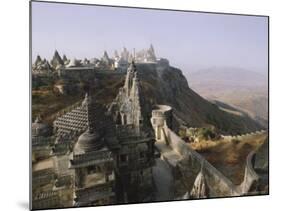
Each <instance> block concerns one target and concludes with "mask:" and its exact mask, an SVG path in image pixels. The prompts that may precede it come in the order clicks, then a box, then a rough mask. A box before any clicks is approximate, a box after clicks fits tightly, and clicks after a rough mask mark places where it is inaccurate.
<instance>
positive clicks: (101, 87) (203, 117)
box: [33, 64, 261, 134]
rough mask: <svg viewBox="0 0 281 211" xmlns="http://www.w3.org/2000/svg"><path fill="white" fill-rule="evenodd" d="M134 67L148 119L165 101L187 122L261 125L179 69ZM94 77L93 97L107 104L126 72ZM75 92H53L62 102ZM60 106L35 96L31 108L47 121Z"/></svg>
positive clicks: (233, 128)
mask: <svg viewBox="0 0 281 211" xmlns="http://www.w3.org/2000/svg"><path fill="white" fill-rule="evenodd" d="M137 69H138V75H139V78H140V85H141V95H142V99H143V102H144V103H143V105H144V107H145V108H144V110H145V111H146V115H147V116H148V118H147V119H149V118H150V115H151V110H152V106H153V105H155V104H167V105H171V106H172V107H173V108H174V113H175V114H176V116H177V117H179V118H180V119H182V120H184V122H185V123H186V124H187V126H191V127H202V126H206V125H214V126H216V127H217V128H218V129H219V130H220V131H221V132H223V133H226V134H239V133H246V132H250V131H255V130H258V129H260V128H261V127H260V125H259V124H257V123H256V122H255V121H253V120H252V119H251V118H250V117H248V116H247V115H237V114H235V113H229V112H225V111H223V110H221V109H220V108H219V107H218V106H217V105H215V104H214V103H210V102H209V101H207V100H205V99H204V98H202V97H201V96H200V95H198V94H197V93H196V92H194V91H193V90H192V89H190V88H189V86H188V83H187V80H186V78H185V77H184V76H183V74H182V72H181V70H179V69H176V68H173V67H169V66H159V65H156V64H137ZM96 78H97V82H98V87H97V90H96V94H95V95H96V98H97V100H98V101H99V102H100V103H102V104H104V105H108V104H109V103H111V102H112V100H113V99H114V98H115V96H116V95H117V93H118V90H119V88H120V87H121V86H123V84H124V79H125V75H124V74H120V73H119V74H116V73H112V72H104V73H98V74H96ZM76 83H77V84H80V83H81V81H79V80H77V82H75V81H72V86H75V84H76ZM77 84H76V85H77ZM74 92H75V93H69V94H68V95H66V96H65V95H61V96H55V98H56V99H55V100H56V101H57V100H60V99H61V102H63V101H64V100H65V99H66V98H68V97H70V98H72V96H77V100H78V101H80V100H82V98H83V97H84V91H83V89H80V90H77V89H76V90H75V91H74ZM48 93H52V90H51V89H49V91H48ZM50 96H51V95H50ZM48 101H49V102H50V104H51V102H53V100H52V99H49V100H48ZM64 102H66V104H65V106H64V107H67V106H69V104H67V102H68V101H64ZM61 107H62V106H61V105H60V106H56V107H55V106H53V105H49V104H48V102H45V103H44V104H40V105H39V104H36V101H35V100H34V101H33V109H34V108H38V109H37V110H36V113H41V114H46V115H43V117H45V118H46V119H48V121H50V122H51V121H52V120H53V118H54V114H55V113H56V112H58V111H59V110H60V109H61ZM50 108H52V110H50Z"/></svg>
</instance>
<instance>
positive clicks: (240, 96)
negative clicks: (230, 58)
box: [188, 68, 268, 127]
mask: <svg viewBox="0 0 281 211" xmlns="http://www.w3.org/2000/svg"><path fill="white" fill-rule="evenodd" d="M188 78H189V84H190V86H191V88H192V89H194V90H195V91H196V92H197V93H199V94H200V95H201V96H203V97H204V98H206V99H208V100H210V101H212V102H214V103H216V104H218V105H219V104H220V103H226V104H229V105H231V106H232V107H233V108H235V109H239V110H240V111H242V112H243V113H247V114H248V115H249V116H251V117H252V118H253V119H255V120H256V121H258V122H259V123H260V124H262V125H263V126H264V127H267V122H268V84H267V76H264V75H262V74H259V73H256V72H252V71H248V70H244V69H239V68H210V69H204V70H200V71H198V72H194V73H191V74H189V75H188Z"/></svg>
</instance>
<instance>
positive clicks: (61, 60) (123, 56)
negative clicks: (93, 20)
mask: <svg viewBox="0 0 281 211" xmlns="http://www.w3.org/2000/svg"><path fill="white" fill-rule="evenodd" d="M133 60H134V61H135V62H139V61H144V62H145V61H156V56H155V51H154V47H153V46H152V44H151V45H150V47H149V48H148V49H144V50H141V51H139V52H137V53H136V52H135V49H134V50H133V53H130V52H129V51H128V50H127V48H125V47H124V48H123V50H122V51H121V52H120V54H119V53H118V52H117V50H115V51H114V56H113V58H110V57H109V55H108V53H107V51H104V53H103V55H102V57H101V58H100V59H97V58H94V59H91V60H89V59H87V58H84V60H83V61H82V60H78V59H76V58H74V59H71V60H70V59H68V58H67V57H66V55H65V54H64V55H63V56H62V57H61V56H60V54H59V53H58V51H57V50H55V52H54V55H53V57H52V59H51V60H50V61H48V60H47V59H45V58H44V59H43V60H42V59H41V57H40V55H37V57H36V59H35V62H34V64H33V65H32V69H33V71H34V72H36V71H37V72H40V71H42V70H53V71H55V70H58V69H59V68H61V67H77V66H85V65H91V64H92V65H108V66H114V63H116V62H127V63H130V62H132V61H133Z"/></svg>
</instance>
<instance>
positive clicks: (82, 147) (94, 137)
mask: <svg viewBox="0 0 281 211" xmlns="http://www.w3.org/2000/svg"><path fill="white" fill-rule="evenodd" d="M102 146H103V143H102V139H101V136H100V135H99V134H98V133H91V132H90V131H89V130H87V131H85V132H84V133H82V134H81V135H80V136H79V138H78V141H77V143H76V145H75V147H74V154H83V153H86V152H90V151H95V150H99V149H101V148H102Z"/></svg>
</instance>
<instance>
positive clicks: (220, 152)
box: [190, 134, 266, 185]
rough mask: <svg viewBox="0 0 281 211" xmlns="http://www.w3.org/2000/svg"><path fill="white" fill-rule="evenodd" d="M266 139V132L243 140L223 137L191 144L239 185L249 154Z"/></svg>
mask: <svg viewBox="0 0 281 211" xmlns="http://www.w3.org/2000/svg"><path fill="white" fill-rule="evenodd" d="M265 139H266V134H259V135H255V136H252V137H250V138H245V139H243V140H242V141H240V140H236V139H233V140H231V141H227V140H224V139H221V140H218V141H215V142H214V141H202V142H199V143H191V144H190V146H191V147H192V148H193V149H195V150H196V151H197V152H199V153H200V154H201V155H202V156H204V157H205V158H206V159H207V160H208V161H209V162H210V163H211V164H212V165H214V166H215V167H216V168H217V169H218V170H220V171H221V172H222V173H223V174H224V175H225V176H227V177H228V178H230V179H231V180H232V181H233V183H234V184H237V185H238V184H240V183H241V182H242V181H243V177H244V170H245V163H246V157H247V155H248V154H249V153H250V152H251V151H252V150H256V149H257V148H258V147H259V146H261V145H262V143H263V142H264V141H265Z"/></svg>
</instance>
